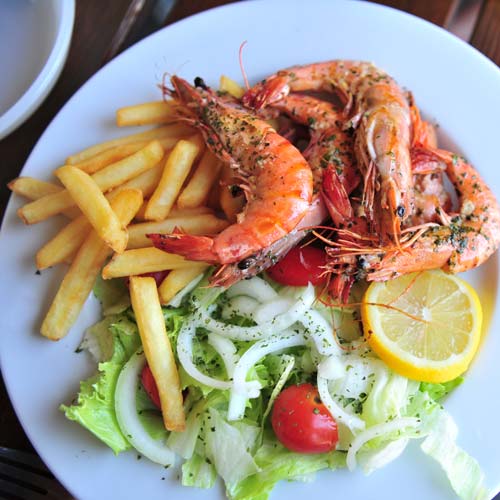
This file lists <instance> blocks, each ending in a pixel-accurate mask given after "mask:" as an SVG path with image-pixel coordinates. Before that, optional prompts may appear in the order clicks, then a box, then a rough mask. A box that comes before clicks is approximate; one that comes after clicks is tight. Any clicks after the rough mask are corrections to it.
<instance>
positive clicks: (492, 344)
mask: <svg viewBox="0 0 500 500" xmlns="http://www.w3.org/2000/svg"><path fill="white" fill-rule="evenodd" d="M244 40H247V41H248V44H247V46H246V47H245V50H244V53H243V59H244V63H245V68H246V71H247V73H248V75H249V78H250V79H251V80H252V81H253V82H255V81H257V80H259V79H260V78H262V77H264V76H266V75H268V74H270V73H272V72H274V71H275V70H277V69H279V68H283V67H286V66H290V65H293V64H299V63H310V62H313V61H322V60H328V59H334V58H338V59H366V60H371V61H373V62H375V63H376V64H377V65H379V66H380V67H381V68H384V69H385V70H386V71H388V72H389V73H390V74H391V75H393V76H394V77H395V78H396V79H397V81H398V82H399V83H400V84H401V85H402V86H404V87H406V88H408V89H411V90H412V92H413V93H414V96H415V98H416V102H417V104H418V105H419V106H420V108H421V109H422V111H423V112H424V113H425V114H426V116H429V117H432V118H434V119H435V120H436V121H437V122H438V124H439V126H440V128H439V131H440V140H441V144H442V145H444V146H445V147H453V145H455V146H456V147H455V148H454V149H455V150H457V152H459V153H462V154H464V155H465V156H466V157H467V158H468V159H469V160H470V161H471V162H472V163H473V164H475V165H476V166H477V168H478V169H479V170H480V172H481V173H482V174H483V175H484V177H485V179H486V181H487V182H488V183H489V185H490V186H491V187H492V188H493V190H494V191H495V192H496V193H497V194H498V193H500V171H499V170H498V168H497V163H498V153H497V149H498V124H497V117H498V116H500V101H499V100H498V94H499V91H500V71H499V70H498V68H497V67H496V66H495V65H494V64H492V63H491V62H490V61H489V60H488V59H486V58H485V57H484V56H482V55H481V54H480V53H478V52H477V51H476V50H474V49H473V48H471V47H470V46H468V45H466V44H465V43H463V42H461V41H460V40H458V39H457V38H455V37H453V36H451V35H450V34H448V33H446V32H445V31H443V30H441V29H439V28H437V27H436V26H434V25H432V24H430V23H427V22H425V21H422V20H420V19H417V18H415V17H412V16H410V15H406V14H403V13H401V12H399V11H396V10H393V9H388V8H384V7H381V6H379V5H375V4H368V3H363V2H344V1H330V0H323V1H317V2H301V1H299V0H297V1H285V0H279V1H269V0H266V1H261V2H240V3H236V4H231V5H228V6H225V7H222V8H218V9H215V10H211V11H208V12H204V13H202V14H199V15H196V16H193V17H191V18H189V19H186V20H183V21H180V22H178V23H176V24H174V25H172V26H170V27H168V28H166V29H164V30H161V31H160V32H158V33H156V34H154V35H152V36H151V37H149V38H147V39H145V40H143V41H142V42H140V43H139V44H137V45H136V46H134V47H132V48H131V49H129V50H128V51H126V52H124V53H123V54H122V55H120V56H119V57H117V58H116V59H115V60H114V61H112V62H111V63H109V64H108V65H107V66H105V67H104V68H103V69H102V70H101V71H99V73H98V74H96V75H95V76H94V77H93V78H92V79H91V80H89V81H88V82H87V83H86V84H85V85H84V86H83V87H82V88H81V89H80V90H79V91H78V92H77V94H75V96H74V97H73V98H72V99H71V100H70V101H69V102H68V103H67V105H66V106H65V107H64V108H63V109H62V110H61V112H60V113H59V114H58V116H57V117H56V118H55V119H54V121H53V122H52V123H51V125H50V126H49V127H48V128H47V130H46V131H45V133H44V134H43V136H42V138H41V139H40V141H39V143H38V144H37V146H36V147H35V149H34V150H33V153H32V155H31V156H30V158H29V160H28V162H27V163H26V166H25V168H24V171H23V174H24V175H31V176H37V177H41V178H42V179H46V178H49V175H50V172H51V171H52V170H53V169H54V168H55V167H57V166H58V165H60V164H61V163H62V161H63V159H64V158H65V157H66V156H68V155H69V154H71V153H74V152H76V151H78V150H80V149H82V148H84V147H86V146H89V145H91V144H95V143H97V142H102V141H103V140H106V139H109V138H112V137H116V136H118V135H123V134H125V133H128V131H124V130H118V129H117V128H116V127H115V126H114V124H113V122H114V113H115V110H116V109H117V108H119V107H121V106H124V105H126V104H133V103H139V102H144V101H149V100H154V99H158V98H159V97H160V95H159V91H158V88H157V83H159V82H160V81H161V78H162V75H163V74H164V73H165V72H168V73H178V74H179V75H180V76H182V77H185V78H187V79H190V80H191V79H193V78H194V77H195V76H198V75H199V76H202V77H203V78H204V79H205V81H206V82H207V83H208V84H211V85H217V82H218V79H219V76H220V75H221V74H222V73H224V74H226V75H228V76H230V77H232V78H235V79H238V80H241V78H240V69H239V65H238V49H239V47H240V44H241V43H242V42H243V41H244ZM471 89H475V92H474V95H473V96H471ZM21 203H22V201H21V200H19V199H13V200H11V202H10V203H9V206H8V209H7V212H6V215H5V220H4V222H3V228H2V233H1V236H0V275H1V276H2V286H1V289H0V303H1V304H2V327H3V328H2V330H3V331H2V335H1V336H0V360H1V363H2V371H3V375H4V378H5V382H6V385H7V388H8V391H9V394H10V396H11V398H12V402H13V404H14V407H15V409H16V412H17V414H18V416H19V419H20V421H21V423H22V425H23V427H24V429H25V430H26V432H27V434H28V436H29V438H30V439H31V441H32V443H33V445H34V446H35V448H36V449H37V451H38V452H39V453H40V455H41V456H42V458H43V459H44V460H45V462H46V463H47V465H48V466H49V467H50V468H51V469H52V471H53V472H54V474H55V475H56V476H57V477H58V478H59V479H60V480H61V481H62V482H63V484H64V485H65V486H66V487H67V488H68V489H69V490H70V491H71V492H72V493H73V495H74V496H75V497H77V498H79V499H80V500H86V499H94V498H110V499H111V498H112V499H115V498H119V499H121V500H127V499H130V500H132V499H137V498H141V497H142V496H144V495H145V494H146V495H147V496H148V498H149V499H151V500H154V499H164V498H167V497H169V498H182V499H189V500H194V499H204V500H208V499H221V498H223V490H222V488H220V487H215V488H214V489H212V490H208V491H206V490H201V491H200V490H194V489H189V488H184V487H182V486H181V485H180V482H179V481H178V479H177V471H176V470H169V471H165V470H164V469H162V468H161V467H158V466H156V465H154V464H152V463H150V462H148V461H147V460H145V459H143V460H137V454H136V453H134V452H131V453H125V454H122V455H121V456H119V457H115V456H114V455H113V453H112V452H111V450H109V449H108V448H107V447H106V446H105V445H103V444H101V443H100V442H99V441H97V440H96V439H95V438H93V436H92V435H91V434H90V433H88V432H87V431H85V430H84V429H83V428H81V427H80V426H79V425H78V424H76V423H74V422H70V421H67V420H66V419H65V418H64V417H63V415H62V414H61V413H60V412H59V411H58V409H57V408H58V406H59V404H60V403H62V402H64V403H69V402H70V401H71V400H72V398H73V397H74V395H75V394H76V392H77V390H78V384H79V382H80V380H82V379H84V378H86V377H88V376H89V375H91V374H92V373H93V371H94V370H95V366H94V364H93V363H92V362H91V361H90V360H89V357H88V356H86V355H85V354H75V353H74V351H75V348H76V347H77V346H78V344H79V342H80V339H81V336H82V333H83V331H84V329H85V328H86V327H87V326H89V325H91V324H92V323H94V322H95V321H96V320H97V319H98V317H99V307H98V305H97V303H96V301H95V300H94V299H91V300H89V301H88V302H87V304H86V306H85V308H84V310H83V312H82V314H81V316H80V318H79V320H78V322H77V324H76V325H75V326H74V327H73V329H72V331H71V332H70V334H69V335H68V336H67V337H66V338H65V339H63V340H61V341H59V342H58V343H51V342H49V341H47V340H45V339H43V338H41V337H40V335H39V334H38V328H39V325H40V323H41V319H42V318H43V315H44V313H45V312H46V311H47V308H48V305H49V304H50V301H51V299H52V296H53V294H54V293H55V291H56V289H57V286H58V283H59V282H60V279H61V277H62V275H63V272H64V270H63V269H58V268H55V269H52V270H47V271H43V272H42V274H41V276H37V275H36V274H35V266H34V264H33V256H34V254H35V252H36V250H37V249H38V248H39V247H40V245H41V243H42V242H44V241H45V240H46V239H47V238H48V237H49V235H50V234H52V233H53V232H54V231H55V230H56V228H57V224H58V223H60V222H48V223H45V224H43V225H39V226H35V227H29V228H28V227H24V226H23V225H22V224H21V222H20V221H19V220H18V219H17V217H16V214H15V212H16V209H17V208H18V207H19V206H20V205H21ZM498 262H499V260H498V256H497V255H495V256H494V257H492V258H491V259H490V260H489V261H488V263H487V264H486V265H484V266H483V267H481V268H479V269H477V270H475V271H474V272H471V273H468V276H467V279H469V281H471V282H472V283H473V284H474V286H475V287H476V289H477V290H478V292H479V295H480V297H481V300H482V302H483V307H484V311H485V320H486V321H485V322H486V324H485V338H484V342H483V345H482V348H481V349H480V352H479V354H478V357H477V359H476V360H475V362H474V364H473V366H472V368H471V370H470V371H469V373H468V374H467V377H466V380H465V382H464V384H463V385H462V386H460V387H459V388H458V389H457V390H456V391H455V392H453V393H452V394H451V396H450V397H449V398H448V399H447V401H446V403H445V407H446V408H447V410H448V411H449V412H450V413H451V414H452V415H453V417H454V418H455V420H456V422H457V424H458V426H459V429H460V434H459V438H458V442H459V445H460V446H462V447H463V448H464V449H465V450H467V451H468V452H469V453H470V454H471V455H472V456H474V457H476V458H477V459H478V460H479V462H480V464H481V466H482V468H483V470H484V472H485V473H486V478H487V486H488V487H490V488H491V489H492V491H494V492H498V491H499V490H500V453H499V450H500V426H498V415H499V414H500V399H499V398H498V397H497V392H498V387H500V370H499V369H498V359H500V336H499V335H497V333H498V331H500V314H499V313H500V307H499V298H498V293H497V288H498V277H499V273H498ZM163 478H165V480H162V479H163ZM330 494H333V495H334V496H335V497H338V498H350V499H353V500H357V499H370V500H373V499H382V498H383V499H384V500H399V499H401V498H404V499H405V500H420V499H422V498H425V499H426V500H445V499H452V498H455V496H454V495H453V492H452V490H451V488H450V486H449V485H448V483H447V481H446V479H445V477H444V474H443V473H442V472H441V470H440V469H439V466H438V465H437V464H436V463H434V462H433V461H432V460H431V459H429V458H428V457H426V456H424V455H423V453H421V452H420V450H419V448H418V443H413V444H412V445H411V446H410V447H409V448H408V449H407V450H406V451H405V453H404V454H403V455H402V456H401V457H400V458H399V459H398V460H396V461H395V462H393V463H391V464H390V465H388V466H387V467H386V468H384V469H382V470H379V471H376V472H374V473H373V474H372V475H370V476H368V477H365V476H363V475H362V474H361V473H359V472H356V473H349V472H347V471H346V470H340V471H335V472H330V471H324V472H322V473H320V474H318V476H317V479H316V481H315V482H312V483H307V484H304V483H300V482H296V483H285V482H283V483H282V484H279V485H278V486H277V488H276V489H275V491H274V493H273V495H272V498H273V499H274V500H280V499H285V498H286V499H287V500H293V499H300V498H305V497H306V496H307V497H313V496H316V497H318V498H326V497H329V496H330Z"/></svg>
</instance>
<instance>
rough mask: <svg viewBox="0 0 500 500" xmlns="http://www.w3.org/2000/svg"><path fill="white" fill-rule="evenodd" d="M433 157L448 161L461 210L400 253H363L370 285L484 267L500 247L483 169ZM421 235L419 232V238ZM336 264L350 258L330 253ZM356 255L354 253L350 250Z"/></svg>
mask: <svg viewBox="0 0 500 500" xmlns="http://www.w3.org/2000/svg"><path fill="white" fill-rule="evenodd" d="M428 154H429V156H430V158H431V159H433V160H438V161H442V162H443V163H444V164H445V168H446V173H447V175H448V178H449V179H450V181H451V182H452V184H453V186H454V187H455V190H456V192H457V194H458V198H459V205H460V212H459V213H457V214H450V215H449V216H448V220H449V223H448V224H431V225H430V226H431V227H428V228H426V229H425V228H424V229H422V231H421V232H415V234H414V236H415V237H410V238H409V240H408V243H409V244H408V245H405V244H404V243H403V244H402V246H403V248H402V249H401V250H399V249H395V248H392V249H386V250H384V249H376V248H371V249H365V250H363V249H361V248H360V250H359V251H358V252H356V255H357V260H358V264H359V263H360V261H361V262H362V271H363V273H364V275H365V277H366V279H367V280H368V281H386V280H388V279H393V278H395V277H397V276H400V275H403V274H408V273H412V272H418V271H424V270H427V269H440V268H442V269H444V270H445V271H448V272H451V273H460V272H464V271H468V270H470V269H473V268H475V267H477V266H480V265H481V264H483V263H484V262H485V261H486V260H487V259H488V258H489V257H490V256H491V255H492V254H493V253H494V252H495V251H496V250H497V248H498V246H499V244H500V206H499V205H498V202H497V200H496V198H495V195H494V194H493V192H492V191H491V190H490V188H489V187H488V186H487V184H486V183H485V182H484V180H483V179H482V178H481V176H480V175H479V173H478V172H477V170H476V169H475V168H474V167H472V166H471V165H470V164H468V163H467V162H466V161H465V160H464V159H462V158H460V157H458V156H457V155H454V154H452V153H450V152H448V151H444V150H441V149H433V150H429V151H428ZM417 233H418V234H417ZM329 253H330V254H331V255H332V257H333V261H332V263H333V262H336V261H338V259H340V258H342V256H343V255H345V254H346V252H345V251H343V250H342V249H340V250H339V249H333V248H332V249H329ZM347 254H349V255H353V254H352V252H347Z"/></svg>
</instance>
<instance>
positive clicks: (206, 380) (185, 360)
mask: <svg viewBox="0 0 500 500" xmlns="http://www.w3.org/2000/svg"><path fill="white" fill-rule="evenodd" d="M195 334H196V324H195V323H194V322H193V321H187V322H185V323H184V325H182V327H181V329H180V331H179V336H178V337H177V356H178V357H179V362H180V363H181V365H182V367H183V368H184V370H186V373H187V374H188V375H190V376H191V377H193V378H194V379H195V380H197V381H198V382H200V384H203V385H206V386H208V387H213V388H214V389H222V390H226V389H230V388H231V387H232V384H231V382H228V381H225V380H218V379H216V378H213V377H209V376H208V375H205V374H204V373H202V372H201V371H200V370H198V368H197V367H196V365H195V364H194V363H193V338H194V336H195Z"/></svg>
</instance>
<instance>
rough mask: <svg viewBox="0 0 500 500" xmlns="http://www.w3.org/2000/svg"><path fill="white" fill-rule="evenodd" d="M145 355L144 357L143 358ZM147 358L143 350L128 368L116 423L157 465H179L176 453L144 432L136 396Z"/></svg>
mask: <svg viewBox="0 0 500 500" xmlns="http://www.w3.org/2000/svg"><path fill="white" fill-rule="evenodd" d="M139 352H141V354H139ZM145 361H146V358H145V356H144V354H142V349H141V350H140V351H138V352H136V353H134V354H132V357H131V358H130V360H129V361H128V362H127V363H126V364H125V366H124V367H123V370H122V371H121V373H120V376H119V377H118V382H117V384H116V389H115V411H116V419H117V420H118V425H119V426H120V429H121V431H122V432H123V434H124V435H125V436H126V438H127V439H128V441H130V443H131V444H132V446H133V447H134V448H135V449H136V450H137V451H138V452H139V453H141V454H142V455H144V456H145V457H147V458H149V459H150V460H152V461H153V462H155V463H157V464H160V465H163V466H167V465H172V464H173V463H174V461H175V453H174V452H173V451H172V450H170V449H169V448H168V447H167V446H166V445H165V444H164V443H162V442H160V441H156V440H154V439H153V438H152V437H151V436H150V435H149V434H148V433H147V431H146V430H145V429H144V427H143V426H142V423H141V421H140V420H139V416H138V415H137V406H136V401H135V400H136V394H137V385H138V381H139V376H140V373H141V371H142V368H143V366H144V363H145Z"/></svg>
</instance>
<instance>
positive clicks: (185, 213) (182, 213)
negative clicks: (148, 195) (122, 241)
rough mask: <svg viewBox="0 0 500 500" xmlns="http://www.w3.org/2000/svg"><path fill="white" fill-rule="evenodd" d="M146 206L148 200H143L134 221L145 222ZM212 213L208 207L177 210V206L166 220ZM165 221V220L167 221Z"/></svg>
mask: <svg viewBox="0 0 500 500" xmlns="http://www.w3.org/2000/svg"><path fill="white" fill-rule="evenodd" d="M147 206H148V200H144V203H143V204H142V206H141V208H140V209H139V211H138V212H137V215H136V216H135V220H140V221H146V217H145V216H146V207H147ZM213 213H214V211H213V209H211V208H210V207H205V206H202V207H193V208H178V207H177V206H175V205H174V206H173V207H172V208H171V210H170V212H169V214H168V217H167V219H170V218H175V217H192V216H193V215H204V214H212V215H213ZM167 219H165V220H167Z"/></svg>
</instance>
